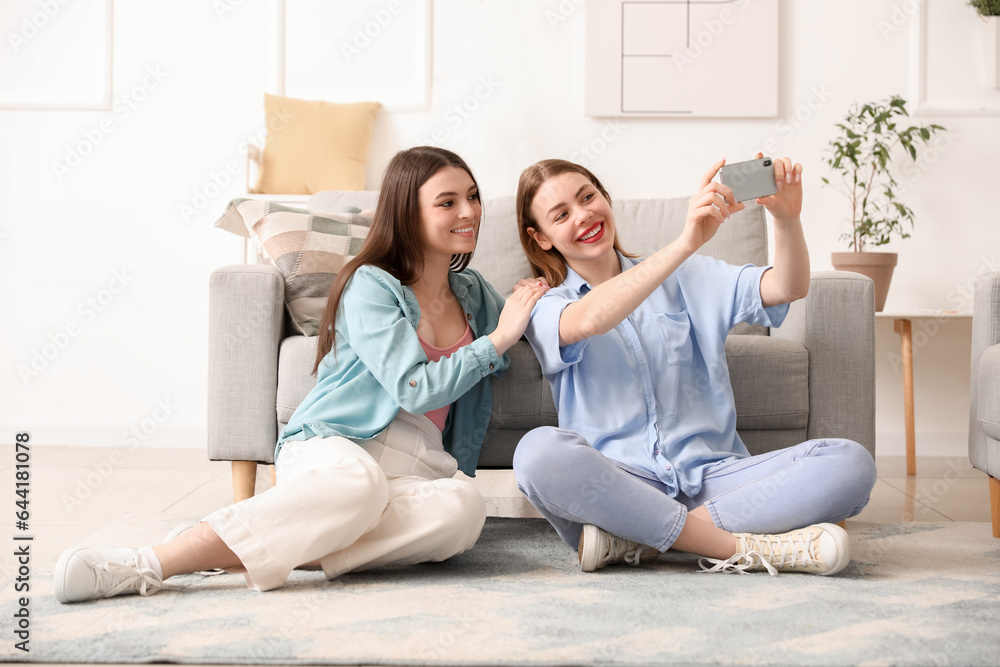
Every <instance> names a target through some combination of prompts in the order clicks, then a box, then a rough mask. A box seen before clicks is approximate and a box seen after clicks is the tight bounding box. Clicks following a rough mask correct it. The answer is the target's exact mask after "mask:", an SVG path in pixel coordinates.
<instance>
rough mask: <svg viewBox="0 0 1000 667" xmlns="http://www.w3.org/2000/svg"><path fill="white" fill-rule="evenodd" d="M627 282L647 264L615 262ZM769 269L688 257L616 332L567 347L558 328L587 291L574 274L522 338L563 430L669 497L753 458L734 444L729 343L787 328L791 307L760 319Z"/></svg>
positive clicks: (548, 298) (549, 296)
mask: <svg viewBox="0 0 1000 667" xmlns="http://www.w3.org/2000/svg"><path fill="white" fill-rule="evenodd" d="M619 259H620V260H621V265H622V270H623V271H626V270H628V269H630V268H632V267H633V266H635V265H636V264H638V263H639V260H632V259H629V258H627V257H624V256H623V255H621V254H619ZM768 268H770V267H756V266H753V265H752V264H748V265H746V266H742V267H738V266H732V265H729V264H726V263H725V262H722V261H720V260H716V259H712V258H710V257H704V256H701V255H692V256H691V257H689V258H688V259H687V260H686V261H685V262H684V263H683V264H681V265H680V266H679V267H678V268H677V270H676V271H674V273H673V274H672V275H671V276H670V277H669V278H667V279H666V280H665V281H664V282H663V284H662V285H660V287H658V288H657V289H656V290H655V291H654V292H653V293H652V294H651V295H650V296H649V297H648V298H647V299H646V300H645V301H643V302H642V304H640V305H639V307H638V308H636V310H635V311H634V312H633V313H632V314H631V315H629V316H628V317H627V318H626V319H625V320H624V321H622V322H621V323H620V324H618V326H616V327H615V328H614V329H613V330H611V331H609V332H607V333H605V334H602V335H600V336H591V337H590V338H587V339H584V340H581V341H579V342H577V343H573V344H572V345H567V346H565V347H561V346H560V345H559V317H560V315H561V314H562V311H563V309H564V308H565V307H566V306H568V305H569V304H571V303H573V302H574V301H579V300H580V298H582V297H583V295H585V294H586V293H587V292H589V291H590V289H591V286H590V285H589V284H588V283H587V282H586V281H585V280H584V279H583V278H581V277H580V275H579V274H578V273H577V272H576V271H574V270H573V269H568V274H567V276H566V279H565V280H564V281H563V283H562V284H561V285H559V286H558V287H554V288H552V289H550V290H549V291H548V292H547V293H546V294H545V295H544V296H543V297H542V298H541V299H539V300H538V303H537V304H536V305H535V308H534V310H533V311H532V313H531V323H530V324H529V325H528V329H527V331H526V332H525V336H526V337H527V338H528V341H529V342H530V343H531V347H532V348H533V349H534V351H535V354H536V356H537V357H538V360H539V362H540V363H541V366H542V373H543V374H544V375H545V377H546V378H547V379H548V381H549V383H550V384H551V385H552V394H553V396H554V398H555V402H556V409H557V411H558V413H559V426H560V427H561V428H565V429H568V430H572V431H575V432H577V433H579V434H580V435H582V436H583V437H584V438H586V439H587V441H588V442H589V443H590V444H591V445H592V446H593V447H594V448H595V449H597V450H598V451H600V452H601V453H602V454H604V455H605V456H607V457H608V458H610V459H613V460H615V461H618V462H620V463H622V464H624V465H625V466H626V467H627V468H629V469H631V470H633V471H635V472H636V473H638V474H640V475H644V476H646V477H648V478H650V479H653V478H658V479H659V480H660V481H662V482H663V483H664V484H665V485H666V486H667V487H668V488H669V490H670V494H671V495H672V496H677V494H678V493H684V494H685V495H688V496H694V495H696V494H697V493H698V492H699V491H700V490H701V484H702V474H703V470H704V468H706V467H707V466H709V465H711V464H713V463H716V462H718V461H721V460H724V459H727V458H730V457H733V456H736V457H745V456H749V455H750V454H749V452H748V451H747V449H746V446H744V444H743V441H742V440H740V437H739V435H737V433H736V405H735V399H734V397H733V389H732V386H731V384H730V382H729V366H728V365H727V363H726V350H725V341H726V335H727V333H728V332H729V330H730V329H731V328H732V327H733V326H735V325H736V324H738V323H740V322H750V323H753V324H762V325H764V326H768V327H776V326H780V325H781V323H782V322H783V321H784V319H785V315H786V314H787V313H788V304H780V305H776V306H771V307H769V308H764V306H763V304H762V303H761V297H760V279H761V276H762V275H763V273H764V271H766V270H767V269H768Z"/></svg>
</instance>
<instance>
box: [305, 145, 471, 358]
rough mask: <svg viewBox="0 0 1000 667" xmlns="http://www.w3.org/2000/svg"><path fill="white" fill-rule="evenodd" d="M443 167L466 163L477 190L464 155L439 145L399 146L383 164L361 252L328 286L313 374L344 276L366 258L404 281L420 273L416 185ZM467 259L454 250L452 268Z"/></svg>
mask: <svg viewBox="0 0 1000 667" xmlns="http://www.w3.org/2000/svg"><path fill="white" fill-rule="evenodd" d="M445 167H457V168H459V169H464V170H465V172H466V173H467V174H469V178H471V179H472V182H473V184H474V185H475V186H476V189H477V190H478V188H479V184H478V183H476V177H475V176H473V175H472V170H471V169H469V166H468V165H467V164H465V161H464V160H462V158H460V157H458V156H457V155H455V154H454V153H452V152H451V151H449V150H445V149H443V148H437V147H434V146H417V147H415V148H410V149H408V150H405V151H400V152H398V153H396V155H395V157H393V158H392V160H391V161H390V162H389V166H388V167H386V168H385V174H384V175H383V176H382V187H381V189H380V190H379V195H378V204H377V205H376V206H375V215H374V218H373V219H372V226H371V229H370V230H369V231H368V236H367V237H366V238H365V242H364V245H363V246H361V252H359V253H358V255H357V256H356V257H355V258H354V259H352V260H351V261H350V262H348V263H347V264H346V265H345V266H344V268H343V269H341V271H340V273H338V274H337V278H336V279H335V280H334V281H333V286H332V287H331V288H330V297H329V299H328V300H327V302H326V309H325V310H324V311H323V319H322V321H321V322H320V328H319V341H318V343H317V347H316V364H315V365H314V366H313V374H314V375H315V374H316V371H317V370H318V369H319V365H320V363H321V362H322V361H323V358H324V357H326V355H327V354H329V352H330V350H331V349H333V348H334V346H335V344H336V335H337V334H336V330H337V327H336V324H337V309H338V308H339V307H340V298H341V296H343V293H344V287H345V286H346V285H347V281H349V280H350V279H351V276H353V275H354V272H355V271H357V270H358V268H359V267H361V266H364V265H366V264H370V265H372V266H376V267H378V268H380V269H383V270H385V271H387V272H388V273H390V274H391V275H392V276H394V277H395V278H396V279H397V280H399V282H400V283H402V284H403V285H412V284H413V283H415V282H416V281H417V279H418V278H419V277H420V272H421V271H422V270H423V265H424V253H423V241H422V239H421V235H420V197H419V190H420V187H421V186H422V185H423V184H424V183H426V182H427V180H428V179H430V177H431V176H433V175H434V174H436V173H437V172H438V171H440V170H441V169H443V168H445ZM471 260H472V253H462V254H460V255H452V257H451V270H452V271H456V272H457V271H462V270H464V269H465V268H466V267H467V266H468V265H469V262H470V261H471Z"/></svg>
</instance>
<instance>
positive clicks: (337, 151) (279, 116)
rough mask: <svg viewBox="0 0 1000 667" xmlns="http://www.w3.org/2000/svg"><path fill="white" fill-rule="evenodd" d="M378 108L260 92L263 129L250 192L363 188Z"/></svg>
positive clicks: (265, 192) (295, 192) (371, 103)
mask: <svg viewBox="0 0 1000 667" xmlns="http://www.w3.org/2000/svg"><path fill="white" fill-rule="evenodd" d="M381 106H382V105H381V104H379V103H378V102H358V103H354V104H334V103H332V102H319V101H312V100H299V99H295V98H292V97H282V96H280V95H264V116H265V118H266V120H267V130H268V132H267V141H266V142H265V143H264V155H263V158H262V160H261V165H260V175H259V178H258V179H257V185H256V187H255V188H254V192H258V193H264V194H267V193H280V194H312V193H314V192H319V191H320V190H361V189H363V188H364V187H365V165H366V164H367V162H368V144H369V140H370V139H371V133H372V125H373V124H374V122H375V115H376V114H377V113H378V110H379V108H380V107H381Z"/></svg>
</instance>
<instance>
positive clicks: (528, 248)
mask: <svg viewBox="0 0 1000 667" xmlns="http://www.w3.org/2000/svg"><path fill="white" fill-rule="evenodd" d="M567 172H574V173H577V174H582V175H583V176H585V177H586V178H587V180H589V181H590V182H591V183H593V184H594V187H595V188H597V191H598V192H600V193H601V196H602V197H604V198H605V199H606V200H607V201H608V206H610V205H611V195H609V194H608V191H607V190H606V189H605V188H604V185H603V184H602V183H601V181H600V180H598V178H597V176H594V174H593V173H591V171H590V170H589V169H587V168H586V167H583V166H580V165H578V164H576V163H575V162H569V161H567V160H542V161H541V162H536V163H535V164H533V165H531V166H530V167H528V168H527V169H525V170H524V171H522V172H521V178H520V180H519V181H518V183H517V202H516V204H515V207H516V210H517V230H518V235H519V236H520V238H521V249H522V250H524V254H525V256H526V257H527V258H528V263H529V264H530V265H531V270H532V272H533V273H534V275H535V276H536V277H538V276H545V279H546V280H548V281H549V285H551V286H553V287H555V286H556V285H559V284H561V283H562V281H564V280H566V258H565V257H563V255H562V253H561V252H559V251H558V250H556V249H555V248H549V249H548V250H545V249H543V248H542V246H540V245H538V242H537V241H535V239H533V238H531V234H529V233H528V228H529V227H534V228H535V229H536V230H539V225H538V221H536V220H535V219H534V218H533V217H532V215H531V205H532V203H534V201H535V196H536V195H537V194H538V191H539V189H541V187H542V185H543V184H544V183H545V181H547V180H549V179H550V178H553V177H555V176H558V175H559V174H565V173H567ZM614 248H615V250H617V251H618V252H620V253H621V254H623V255H625V256H626V257H638V255H633V254H631V253H627V252H625V251H624V250H622V247H621V244H620V243H619V242H618V230H617V229H615V242H614Z"/></svg>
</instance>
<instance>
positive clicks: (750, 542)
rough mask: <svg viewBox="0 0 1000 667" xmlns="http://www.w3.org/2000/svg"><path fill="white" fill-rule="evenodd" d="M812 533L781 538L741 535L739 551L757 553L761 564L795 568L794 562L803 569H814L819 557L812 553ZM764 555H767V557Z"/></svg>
mask: <svg viewBox="0 0 1000 667" xmlns="http://www.w3.org/2000/svg"><path fill="white" fill-rule="evenodd" d="M812 537H813V536H812V532H809V533H803V532H801V531H799V532H795V533H792V534H789V535H785V536H783V537H778V536H777V535H749V536H747V535H741V536H740V551H742V552H743V553H754V552H756V553H758V554H760V556H761V562H769V563H770V564H771V565H776V566H778V567H782V566H784V565H785V564H786V563H787V564H788V565H789V566H790V567H795V563H796V561H798V562H799V563H801V564H802V565H803V566H804V567H814V566H818V565H819V564H818V563H817V562H816V561H817V560H819V557H818V556H817V555H816V554H815V553H814V552H813V548H814V542H813V538H812ZM764 554H768V556H767V557H765V556H764Z"/></svg>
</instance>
